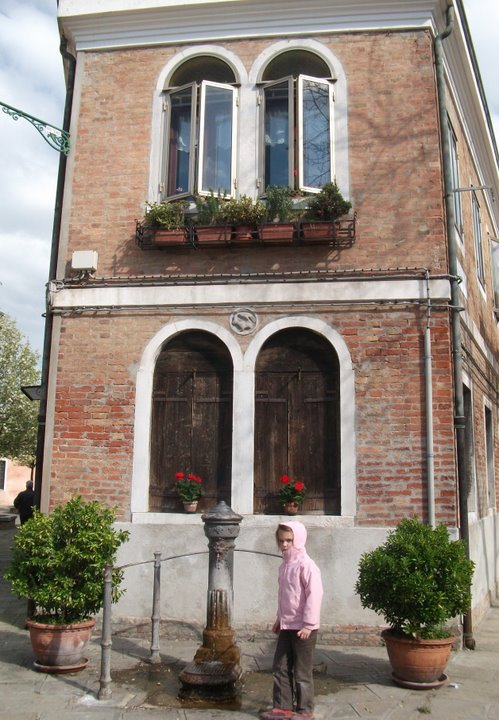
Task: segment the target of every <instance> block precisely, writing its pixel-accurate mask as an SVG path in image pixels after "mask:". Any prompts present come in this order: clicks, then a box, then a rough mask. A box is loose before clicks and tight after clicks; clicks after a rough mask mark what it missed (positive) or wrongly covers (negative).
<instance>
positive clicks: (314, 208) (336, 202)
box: [305, 182, 352, 220]
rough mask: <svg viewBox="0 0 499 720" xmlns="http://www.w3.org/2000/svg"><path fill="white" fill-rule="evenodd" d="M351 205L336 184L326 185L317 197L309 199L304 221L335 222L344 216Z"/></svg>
mask: <svg viewBox="0 0 499 720" xmlns="http://www.w3.org/2000/svg"><path fill="white" fill-rule="evenodd" d="M351 207H352V203H351V202H349V201H348V200H345V198H344V197H343V195H342V194H341V192H340V189H339V188H338V186H337V185H336V183H332V182H329V183H326V184H325V185H324V186H323V188H322V189H321V190H320V192H318V193H317V195H314V196H313V197H312V198H310V200H309V203H308V210H307V211H306V213H305V219H306V220H336V219H337V218H339V217H341V216H342V215H345V214H346V213H347V212H348V211H349V210H350V209H351Z"/></svg>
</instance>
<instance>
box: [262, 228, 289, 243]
mask: <svg viewBox="0 0 499 720" xmlns="http://www.w3.org/2000/svg"><path fill="white" fill-rule="evenodd" d="M294 237H295V225H294V223H264V224H263V225H261V226H260V239H261V240H262V242H263V244H264V245H292V244H293V243H294Z"/></svg>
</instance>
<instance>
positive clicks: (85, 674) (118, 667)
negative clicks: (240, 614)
mask: <svg viewBox="0 0 499 720" xmlns="http://www.w3.org/2000/svg"><path fill="white" fill-rule="evenodd" d="M15 532H16V531H15V530H13V531H12V532H10V531H6V530H3V531H2V532H1V533H0V720H54V718H61V719H62V720H159V719H160V718H161V720H229V719H230V720H248V719H249V718H253V720H255V718H256V717H257V716H258V707H260V706H261V707H263V706H266V707H268V705H269V704H270V699H271V698H270V693H271V677H270V668H271V665H272V655H273V648H274V644H273V643H272V642H269V641H268V640H262V641H261V642H260V641H254V642H250V641H244V642H241V643H240V647H241V653H242V660H241V662H242V665H243V669H244V670H245V671H248V672H258V673H259V677H260V676H261V677H262V678H263V679H264V680H265V682H262V684H261V686H260V687H259V690H258V693H257V694H256V696H255V697H254V698H252V701H251V703H247V709H244V710H236V709H224V708H223V707H220V708H218V709H216V708H204V707H203V708H199V709H198V708H187V707H173V706H172V707H169V706H167V707H156V706H153V705H151V704H148V699H147V697H148V695H147V693H146V692H145V691H144V688H143V687H139V685H138V684H137V683H134V675H135V674H136V673H135V672H132V671H135V670H136V669H137V668H139V667H141V666H142V667H143V666H144V663H145V661H147V659H148V657H149V643H148V641H147V640H140V639H137V638H127V637H124V636H122V635H119V636H115V637H113V649H112V659H111V674H113V673H115V677H116V676H117V674H118V673H120V672H121V671H124V673H125V676H126V677H127V681H126V682H124V683H123V684H121V685H120V684H118V683H117V682H115V681H113V683H112V686H111V687H112V697H111V698H110V699H108V700H106V701H99V700H98V699H97V692H98V689H99V678H100V653H101V649H100V642H99V637H98V636H96V637H94V638H93V640H92V642H91V644H90V647H89V651H88V656H89V664H88V666H87V667H86V668H85V669H84V670H82V671H81V672H79V673H72V674H67V675H50V674H45V673H39V672H36V671H35V670H34V669H33V665H32V663H33V656H32V651H31V645H30V641H29V635H28V632H27V631H26V630H25V629H24V619H25V612H26V603H25V602H24V601H20V600H17V599H16V598H15V597H13V596H12V594H11V593H10V590H9V588H8V586H7V585H6V583H5V581H4V580H3V569H4V567H5V565H6V563H7V561H8V558H9V548H10V542H11V540H12V537H13V534H14V533H15ZM475 638H476V650H475V651H470V650H461V651H459V652H453V653H452V656H451V661H450V663H449V666H448V669H447V674H448V676H449V683H448V684H447V685H445V686H443V687H442V688H439V689H438V690H428V691H421V690H407V689H405V688H400V687H398V686H396V685H394V683H393V681H392V679H391V669H390V665H389V663H388V659H387V656H386V651H385V649H384V648H382V647H374V648H373V647H338V646H328V645H323V644H320V639H319V645H318V647H317V652H316V657H315V666H314V667H315V670H316V673H317V675H316V679H317V682H316V686H317V687H319V686H321V684H322V686H324V687H328V688H330V691H329V690H328V691H327V692H326V693H325V694H324V693H323V694H321V693H320V692H318V693H317V697H316V713H315V715H316V719H317V720H330V719H331V720H359V719H363V718H370V720H422V718H425V717H428V718H430V719H431V718H433V720H499V606H497V607H492V608H491V609H490V611H489V612H488V614H487V615H486V617H485V618H484V620H483V621H482V623H481V625H480V626H479V627H478V628H475ZM198 644H199V643H198V642H195V641H191V640H189V641H187V640H173V641H172V640H168V641H167V640H166V639H163V638H162V639H161V645H162V647H161V650H160V654H161V659H162V663H163V665H162V666H161V670H160V671H161V672H163V671H165V672H167V671H168V668H167V665H166V664H168V663H169V664H171V665H174V664H179V663H180V664H183V663H185V664H186V663H188V662H191V661H192V659H193V657H194V653H195V651H196V650H197V647H198ZM129 671H130V672H129ZM170 672H174V670H173V669H170ZM326 681H327V682H326ZM324 683H326V685H324ZM175 702H178V701H175ZM258 703H260V705H259V704H258ZM173 704H175V703H172V705H173ZM243 707H245V705H244V700H243ZM248 708H249V709H248Z"/></svg>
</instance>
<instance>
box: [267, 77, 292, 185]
mask: <svg viewBox="0 0 499 720" xmlns="http://www.w3.org/2000/svg"><path fill="white" fill-rule="evenodd" d="M288 183H289V84H288V83H287V82H284V83H280V84H279V85H272V87H268V88H266V89H265V184H264V187H267V186H268V185H287V184H288Z"/></svg>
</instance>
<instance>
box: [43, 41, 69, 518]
mask: <svg viewBox="0 0 499 720" xmlns="http://www.w3.org/2000/svg"><path fill="white" fill-rule="evenodd" d="M60 52H61V55H62V57H63V58H64V60H67V62H68V70H67V78H66V100H65V104H64V118H63V124H62V128H63V130H66V132H69V126H70V123H71V110H72V105H73V91H74V78H75V69H76V59H75V58H74V57H73V56H72V55H71V54H70V53H69V52H68V50H67V40H66V38H64V37H63V38H61V46H60ZM66 163H67V157H66V155H65V154H64V153H61V154H60V156H59V171H58V175H57V188H56V195H55V207H54V223H53V226H52V243H51V250H50V262H49V282H50V281H51V280H53V279H55V277H56V274H57V261H58V259H59V237H60V232H61V217H62V201H63V197H64V183H65V180H66ZM52 326H53V316H52V313H51V312H49V311H48V309H47V313H46V317H45V329H44V335H43V351H42V372H41V381H40V384H41V393H40V409H39V414H38V432H37V440H36V461H35V462H36V466H35V468H36V469H35V504H36V507H37V508H38V509H40V503H41V496H42V484H43V461H44V449H45V424H46V417H47V387H48V379H49V367H50V351H51V341H52Z"/></svg>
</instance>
